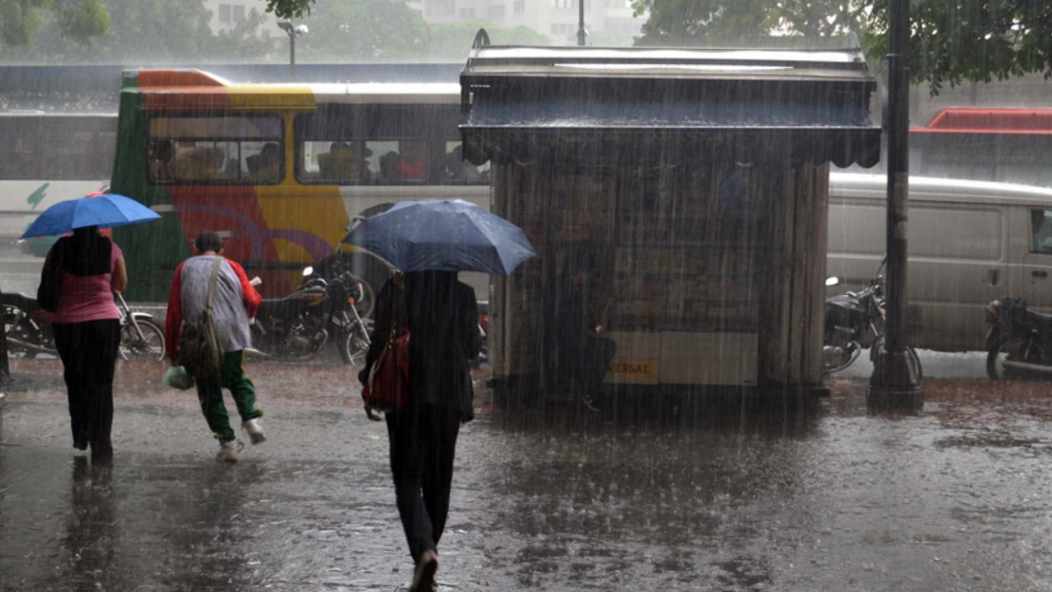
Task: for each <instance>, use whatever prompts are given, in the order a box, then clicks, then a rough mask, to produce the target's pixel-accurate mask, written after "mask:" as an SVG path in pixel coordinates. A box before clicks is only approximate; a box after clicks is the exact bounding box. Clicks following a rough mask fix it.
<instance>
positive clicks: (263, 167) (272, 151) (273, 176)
mask: <svg viewBox="0 0 1052 592" xmlns="http://www.w3.org/2000/svg"><path fill="white" fill-rule="evenodd" d="M245 165H246V166H247V167H248V176H249V179H250V180H251V181H253V182H255V183H276V182H277V181H278V180H279V177H280V176H281V148H280V146H278V144H277V142H267V143H266V144H263V149H262V150H260V152H259V154H254V155H252V156H249V157H248V158H246V159H245Z"/></svg>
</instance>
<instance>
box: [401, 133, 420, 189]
mask: <svg viewBox="0 0 1052 592" xmlns="http://www.w3.org/2000/svg"><path fill="white" fill-rule="evenodd" d="M426 146H427V145H426V144H424V143H423V142H401V143H400V144H399V148H401V149H402V151H401V153H399V155H398V179H399V180H400V181H415V182H422V181H424V180H425V179H426V178H427V159H426V158H425V151H426Z"/></svg>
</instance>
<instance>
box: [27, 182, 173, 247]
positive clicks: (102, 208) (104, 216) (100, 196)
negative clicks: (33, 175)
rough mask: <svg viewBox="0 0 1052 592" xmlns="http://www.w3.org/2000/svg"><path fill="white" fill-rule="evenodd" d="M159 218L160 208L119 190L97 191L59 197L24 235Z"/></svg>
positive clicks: (64, 232)
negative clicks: (154, 207)
mask: <svg viewBox="0 0 1052 592" xmlns="http://www.w3.org/2000/svg"><path fill="white" fill-rule="evenodd" d="M158 218H160V216H159V215H157V212H154V211H153V210H151V209H150V208H148V207H146V206H144V205H142V204H141V203H139V202H137V201H135V200H134V199H132V198H130V197H124V196H123V195H118V194H116V193H96V194H90V195H86V196H84V197H81V198H77V199H70V200H66V201H60V202H58V203H57V204H55V205H53V206H51V207H50V208H48V209H46V210H44V211H43V212H41V213H40V216H38V217H37V219H36V220H34V221H33V223H32V224H30V225H29V228H27V229H26V231H25V232H24V233H23V234H22V238H30V237H34V236H51V235H60V234H66V233H67V232H70V231H71V230H74V229H76V228H83V227H85V226H101V227H105V228H113V227H115V226H124V225H125V224H135V223H137V222H148V221H150V220H156V219H158Z"/></svg>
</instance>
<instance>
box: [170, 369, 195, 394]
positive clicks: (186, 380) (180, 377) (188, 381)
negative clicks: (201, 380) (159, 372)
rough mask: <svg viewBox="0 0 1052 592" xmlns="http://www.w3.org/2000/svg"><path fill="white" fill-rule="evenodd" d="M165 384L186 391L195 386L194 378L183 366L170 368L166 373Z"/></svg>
mask: <svg viewBox="0 0 1052 592" xmlns="http://www.w3.org/2000/svg"><path fill="white" fill-rule="evenodd" d="M164 384H166V385H168V386H170V387H172V388H174V389H179V390H181V391H185V390H186V389H189V388H192V387H193V386H194V377H193V376H190V373H189V372H187V371H186V368H185V367H183V366H169V367H168V369H167V370H165V371H164Z"/></svg>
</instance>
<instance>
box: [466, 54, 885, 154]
mask: <svg viewBox="0 0 1052 592" xmlns="http://www.w3.org/2000/svg"><path fill="white" fill-rule="evenodd" d="M875 88H876V83H875V81H874V80H873V79H872V78H871V77H869V76H868V74H867V72H866V68H865V64H864V63H863V62H862V61H861V58H860V56H858V54H857V53H855V52H829V51H824V52H775V51H712V50H661V49H639V48H626V49H592V48H508V47H484V48H479V49H476V50H474V51H473V53H472V56H471V58H470V59H469V61H468V63H467V66H466V67H465V70H464V72H463V74H462V75H461V89H462V107H463V109H464V110H465V112H466V115H467V117H466V122H465V123H464V124H463V125H462V126H461V133H462V135H463V140H464V146H465V151H464V154H465V156H466V158H468V159H469V160H471V161H472V162H476V163H480V162H484V161H486V160H489V159H498V160H500V159H502V158H506V157H507V158H529V157H531V156H533V155H534V154H533V153H535V152H536V151H539V150H545V149H546V147H550V146H552V145H554V144H555V143H560V142H569V143H573V142H578V141H586V142H594V141H596V140H599V141H607V140H612V141H617V140H621V139H623V140H624V141H627V142H632V143H633V144H634V145H637V146H638V147H644V148H646V147H650V146H648V145H651V144H654V145H660V144H667V143H669V142H687V143H693V142H705V141H707V140H711V139H712V138H715V137H719V138H722V139H726V138H728V137H732V138H741V139H743V140H746V141H750V142H753V141H755V142H762V143H769V142H779V143H783V144H784V143H788V145H790V146H791V147H792V149H793V152H794V155H796V157H797V158H802V159H806V160H811V161H816V162H829V161H831V162H834V163H836V164H837V165H839V166H847V165H850V164H860V165H862V166H872V165H874V164H876V163H877V162H878V161H879V158H880V133H881V132H880V128H879V127H878V126H875V125H873V124H872V123H871V122H870V113H869V111H870V109H869V106H870V99H871V95H872V92H873V91H874V90H875ZM653 147H658V146H653Z"/></svg>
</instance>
